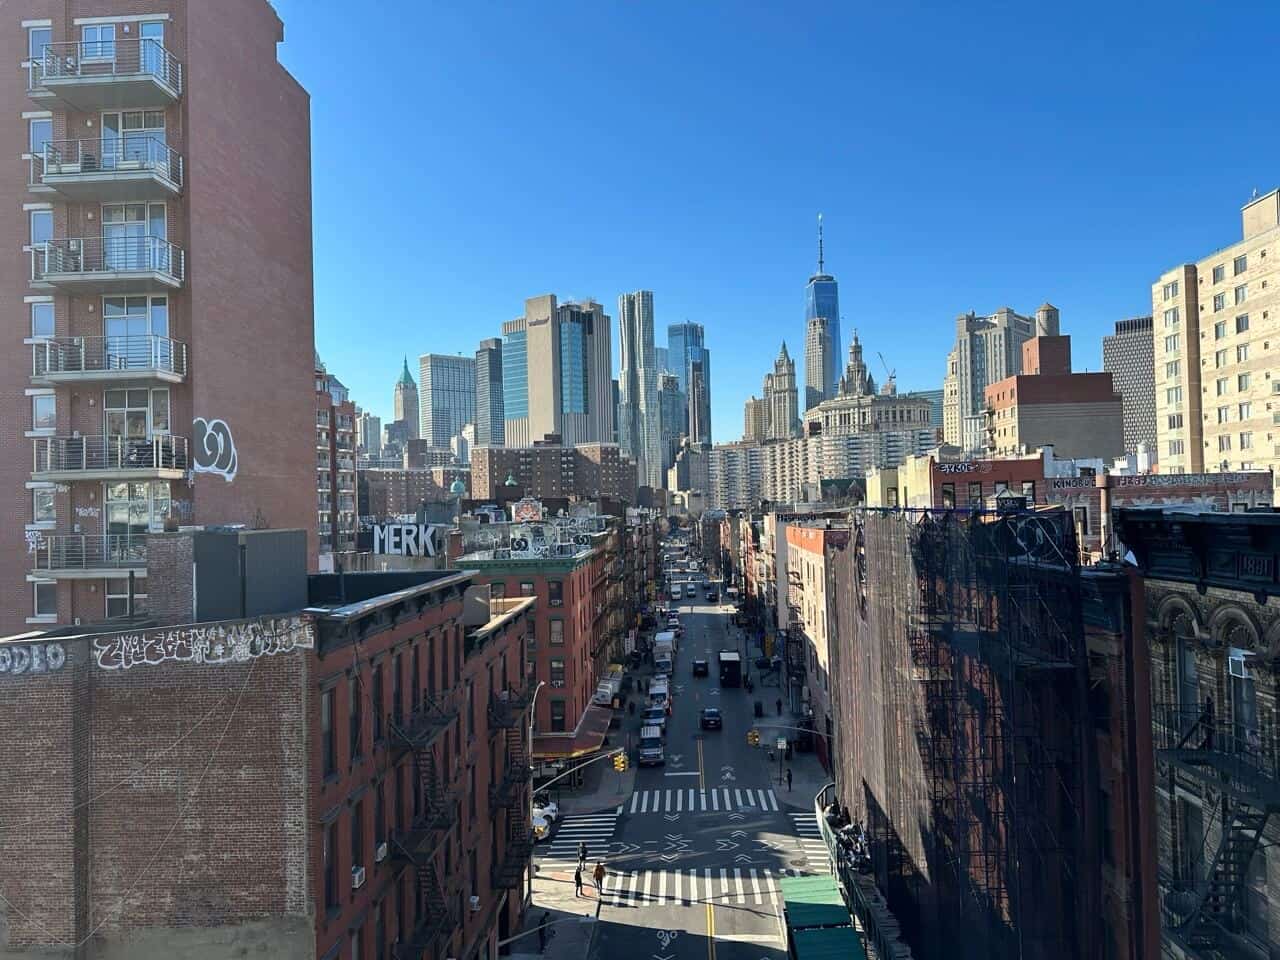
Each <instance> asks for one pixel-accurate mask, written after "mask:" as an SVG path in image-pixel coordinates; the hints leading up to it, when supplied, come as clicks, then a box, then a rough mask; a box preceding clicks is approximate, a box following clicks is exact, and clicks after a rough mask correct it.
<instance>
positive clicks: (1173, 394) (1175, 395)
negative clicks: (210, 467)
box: [1164, 387, 1182, 405]
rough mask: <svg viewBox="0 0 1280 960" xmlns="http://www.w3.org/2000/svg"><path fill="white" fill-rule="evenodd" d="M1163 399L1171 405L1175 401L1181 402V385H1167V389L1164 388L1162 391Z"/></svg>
mask: <svg viewBox="0 0 1280 960" xmlns="http://www.w3.org/2000/svg"><path fill="white" fill-rule="evenodd" d="M1164 399H1165V403H1168V404H1171V405H1172V404H1175V403H1181V402H1182V388H1181V387H1169V388H1167V389H1166V390H1165V392H1164Z"/></svg>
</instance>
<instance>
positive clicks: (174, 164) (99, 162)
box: [0, 0, 317, 911]
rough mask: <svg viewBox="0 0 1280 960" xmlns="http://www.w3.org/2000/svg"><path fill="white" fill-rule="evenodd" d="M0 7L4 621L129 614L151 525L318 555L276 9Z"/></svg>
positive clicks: (307, 354)
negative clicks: (250, 536)
mask: <svg viewBox="0 0 1280 960" xmlns="http://www.w3.org/2000/svg"><path fill="white" fill-rule="evenodd" d="M3 12H4V28H3V37H4V41H5V44H6V45H5V48H4V49H5V51H6V56H7V58H8V62H9V63H10V64H11V67H12V69H10V70H9V72H8V74H7V77H8V79H6V80H4V81H0V106H2V107H3V110H0V115H2V116H3V117H4V118H5V120H4V124H5V127H4V135H3V138H2V139H3V142H4V143H5V144H6V145H8V146H9V147H10V148H11V150H12V152H13V154H14V155H15V156H14V160H15V161H16V159H17V156H16V155H17V154H19V153H22V154H24V155H25V159H23V161H22V163H21V164H18V163H16V162H15V163H12V164H10V165H9V166H8V167H7V168H6V169H7V172H6V173H5V174H4V176H2V177H0V201H3V202H0V210H2V211H3V214H2V215H0V217H2V218H3V222H4V223H7V224H8V226H7V227H5V228H4V236H5V245H4V249H5V251H6V253H5V254H4V256H3V257H0V261H2V262H3V264H4V267H3V268H0V301H2V302H3V304H4V309H5V310H6V311H7V314H8V316H9V318H10V319H9V322H8V323H7V324H6V326H5V331H6V332H5V334H4V339H3V346H0V394H2V395H3V396H4V398H5V401H4V402H5V404H6V407H5V414H4V417H3V427H0V490H2V491H3V496H0V502H2V503H3V504H4V506H3V521H4V522H3V523H2V524H0V531H2V532H0V629H4V630H8V631H13V630H16V629H18V628H20V627H24V626H25V625H26V624H29V623H43V624H47V623H64V624H71V623H74V622H76V621H78V620H79V621H83V622H85V623H92V622H94V621H97V620H101V619H102V618H103V617H104V616H105V615H116V614H119V613H122V612H124V609H125V608H126V607H127V605H128V601H127V597H126V594H128V593H129V592H130V588H131V587H132V592H133V595H134V600H135V604H138V603H141V604H142V605H143V606H145V599H144V598H143V595H145V594H146V593H147V575H148V550H149V546H148V545H149V540H150V538H151V537H152V535H153V534H155V533H156V532H158V531H160V530H161V529H162V527H163V525H164V523H165V522H166V520H172V521H175V522H178V523H181V524H220V523H243V524H245V525H246V526H249V527H255V526H257V527H264V526H271V527H293V528H300V529H305V530H307V531H309V534H308V540H309V547H310V555H311V557H312V562H313V563H314V562H315V557H316V556H317V554H316V536H315V532H314V531H315V524H316V504H317V497H316V487H315V482H314V480H313V479H312V478H313V467H314V464H315V448H314V437H315V426H316V416H315V408H314V402H315V386H314V381H313V371H314V367H313V363H314V360H315V357H314V351H313V344H314V336H313V328H312V312H313V311H312V248H311V234H312V231H311V140H310V104H309V100H308V95H307V92H306V91H305V90H303V89H302V88H301V87H300V86H299V85H298V83H297V81H296V80H295V79H294V78H293V77H291V76H290V75H289V73H288V72H287V71H286V70H285V69H284V68H283V67H282V66H281V65H280V63H279V61H278V60H277V59H276V45H277V44H278V43H279V42H280V41H281V40H282V39H283V29H284V28H283V25H282V23H281V21H280V18H279V17H278V16H277V15H276V13H275V11H274V10H273V9H272V8H271V5H270V4H268V3H266V2H265V0H237V2H235V3H230V4H220V3H190V2H185V0H155V2H150V3H147V4H141V5H140V4H136V3H133V2H126V0H94V2H88V0H69V2H66V3H47V2H42V0H7V2H5V3H4V4H3ZM20 63H21V64H22V69H18V66H19V64H20ZM247 278H249V280H250V282H247ZM131 575H132V583H131V580H130V578H131ZM70 909H71V908H70V907H68V910H69V911H70Z"/></svg>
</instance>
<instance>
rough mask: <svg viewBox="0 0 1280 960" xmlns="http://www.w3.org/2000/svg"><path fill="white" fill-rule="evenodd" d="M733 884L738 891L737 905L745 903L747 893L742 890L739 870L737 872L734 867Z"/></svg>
mask: <svg viewBox="0 0 1280 960" xmlns="http://www.w3.org/2000/svg"><path fill="white" fill-rule="evenodd" d="M733 884H734V886H735V887H737V889H738V902H739V903H746V902H747V893H746V890H744V889H743V886H742V871H741V870H739V869H738V868H737V867H734V868H733Z"/></svg>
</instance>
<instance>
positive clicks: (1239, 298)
mask: <svg viewBox="0 0 1280 960" xmlns="http://www.w3.org/2000/svg"><path fill="white" fill-rule="evenodd" d="M1235 295H1236V306H1237V307H1238V306H1240V304H1242V303H1244V301H1245V299H1246V298H1247V297H1248V296H1249V285H1248V284H1247V283H1242V284H1240V286H1238V287H1236V289H1235Z"/></svg>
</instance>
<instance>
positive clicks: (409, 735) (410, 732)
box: [387, 692, 458, 750]
mask: <svg viewBox="0 0 1280 960" xmlns="http://www.w3.org/2000/svg"><path fill="white" fill-rule="evenodd" d="M457 716H458V708H457V706H456V705H455V704H454V703H453V700H452V698H451V697H448V696H447V695H445V696H441V697H439V698H436V697H432V696H430V695H429V694H427V693H426V692H424V693H423V695H422V702H421V703H419V704H418V706H416V707H413V708H411V709H410V710H409V711H408V713H407V714H406V715H405V716H404V717H403V718H401V717H397V716H396V712H395V711H394V710H393V711H392V712H391V713H390V714H389V715H388V716H387V728H388V729H389V730H390V731H391V734H392V738H391V741H392V743H393V744H394V745H395V746H396V747H397V748H398V749H400V750H421V749H423V748H425V747H428V746H430V745H431V744H432V743H434V742H435V740H436V738H438V737H439V736H440V735H441V734H443V733H444V732H445V730H447V729H448V728H449V724H451V723H453V721H454V720H455V719H456V718H457Z"/></svg>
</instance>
